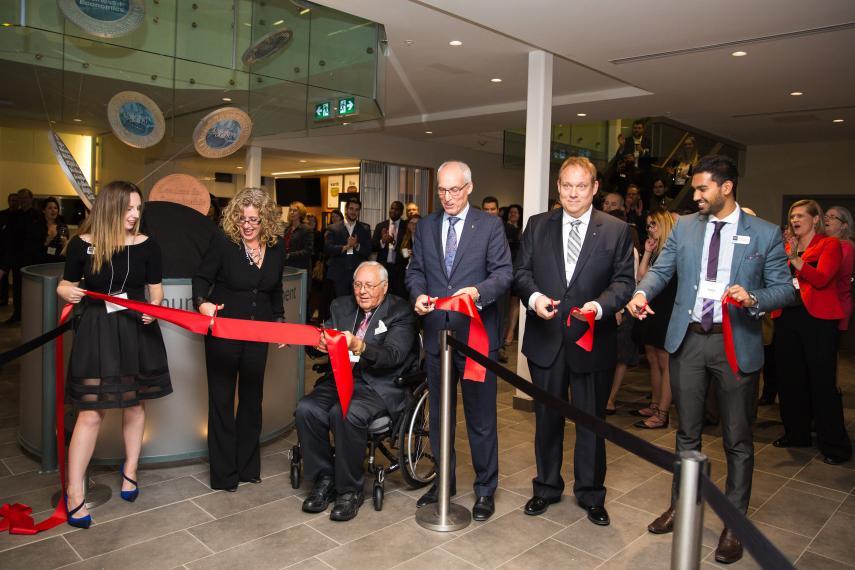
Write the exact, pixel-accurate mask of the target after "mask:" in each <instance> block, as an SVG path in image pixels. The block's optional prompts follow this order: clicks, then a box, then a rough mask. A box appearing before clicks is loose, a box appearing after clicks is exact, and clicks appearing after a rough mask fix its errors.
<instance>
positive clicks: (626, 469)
mask: <svg viewBox="0 0 855 570" xmlns="http://www.w3.org/2000/svg"><path fill="white" fill-rule="evenodd" d="M660 471H661V469H659V468H658V467H656V466H655V465H653V464H651V463H648V462H647V461H645V460H643V459H641V458H639V457H636V456H635V455H625V456H623V457H621V458H620V459H617V460H615V461H613V462H611V463H609V464H608V465H607V468H606V489H615V490H617V491H620V492H622V493H627V492H629V491H631V490H633V489H635V488H636V487H638V486H639V485H641V484H642V483H644V482H645V481H647V480H648V479H650V478H651V477H653V476H654V475H656V474H657V473H659V472H660Z"/></svg>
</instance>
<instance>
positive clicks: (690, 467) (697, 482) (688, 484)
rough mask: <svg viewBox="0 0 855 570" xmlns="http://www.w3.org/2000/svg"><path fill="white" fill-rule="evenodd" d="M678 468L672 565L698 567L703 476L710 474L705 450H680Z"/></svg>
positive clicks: (683, 567)
mask: <svg viewBox="0 0 855 570" xmlns="http://www.w3.org/2000/svg"><path fill="white" fill-rule="evenodd" d="M675 467H676V468H675V470H674V476H675V477H677V505H676V513H674V539H673V542H672V544H671V568H672V570H678V569H679V570H686V569H689V568H699V567H700V565H701V535H702V533H703V529H704V501H703V494H702V492H701V475H702V474H705V475H709V470H710V464H709V461H708V460H707V456H706V455H704V454H703V453H700V452H698V451H681V452H680V457H679V460H678V462H677V465H676V466H675Z"/></svg>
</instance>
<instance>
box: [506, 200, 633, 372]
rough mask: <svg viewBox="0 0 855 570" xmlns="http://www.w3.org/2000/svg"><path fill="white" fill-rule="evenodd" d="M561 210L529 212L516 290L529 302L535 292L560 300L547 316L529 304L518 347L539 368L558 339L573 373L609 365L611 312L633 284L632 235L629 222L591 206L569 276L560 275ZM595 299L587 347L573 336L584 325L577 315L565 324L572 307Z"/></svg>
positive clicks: (613, 328) (551, 359)
mask: <svg viewBox="0 0 855 570" xmlns="http://www.w3.org/2000/svg"><path fill="white" fill-rule="evenodd" d="M563 214H564V210H562V209H561V208H558V209H556V210H551V211H549V212H546V213H543V214H538V215H536V216H532V217H531V218H529V221H528V225H527V226H526V228H525V231H524V232H523V237H522V244H521V245H520V252H519V256H518V258H517V264H516V267H515V272H514V293H515V294H516V295H517V296H519V298H520V301H522V303H523V304H524V305H525V306H526V307H528V299H529V297H531V295H532V294H533V293H535V292H540V293H543V294H544V295H547V296H548V297H550V298H552V299H556V300H560V301H561V304H559V305H558V312H559V314H558V316H556V317H555V318H553V319H550V320H548V321H546V320H543V319H541V318H540V317H538V316H537V315H536V314H534V312H533V311H531V310H529V312H528V318H527V319H526V324H525V335H524V337H523V349H522V352H523V354H524V355H525V356H526V358H528V359H529V360H531V361H532V362H534V363H535V364H536V365H537V366H540V367H541V368H546V367H549V366H551V365H552V363H553V362H555V358H556V356H557V355H558V352H559V349H560V348H561V344H562V342H563V343H564V349H565V355H566V359H567V364H568V366H569V367H570V370H572V371H573V372H577V373H586V372H596V371H600V370H607V369H609V368H613V367H614V365H615V354H616V351H617V344H616V342H617V341H616V330H617V324H616V322H615V318H614V315H615V313H617V312H618V311H619V310H620V309H621V308H622V307H623V306H624V305H625V304H626V303H627V301H629V298H630V297H631V296H632V293H633V291H634V290H635V274H634V270H633V255H632V247H633V246H632V235H631V234H630V229H629V226H628V225H627V224H626V223H625V222H622V221H620V220H618V219H617V218H615V217H614V216H610V215H608V214H604V213H603V212H600V211H599V210H593V211H592V212H591V222H590V224H588V230H587V232H586V233H585V241H584V243H583V244H582V251H581V252H579V260H578V261H577V262H576V269H575V271H574V273H573V275H572V277H571V280H570V285H569V286H568V285H567V279H566V277H565V275H564V245H563V243H562V235H561V226H562V216H563ZM588 301H596V302H598V303H599V304H600V306H601V307H602V309H603V315H602V318H601V319H600V320H598V321H596V322H595V325H594V347H593V350H592V351H591V352H587V351H585V350H583V349H582V348H580V347H578V346H577V345H576V341H577V340H578V339H579V338H580V337H581V336H582V334H584V332H585V331H586V330H587V326H586V325H585V324H584V323H583V322H581V321H578V320H576V319H574V320H573V321H572V325H571V326H570V327H569V328H568V327H567V315H568V314H569V313H570V309H572V308H573V307H581V306H582V305H584V304H585V303H587V302H588Z"/></svg>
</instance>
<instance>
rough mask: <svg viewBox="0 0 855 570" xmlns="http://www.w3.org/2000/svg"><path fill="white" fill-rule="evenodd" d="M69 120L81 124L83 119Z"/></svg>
mask: <svg viewBox="0 0 855 570" xmlns="http://www.w3.org/2000/svg"><path fill="white" fill-rule="evenodd" d="M71 120H72V121H74V122H75V123H82V122H83V119H78V118H77V117H74V118H73V119H71Z"/></svg>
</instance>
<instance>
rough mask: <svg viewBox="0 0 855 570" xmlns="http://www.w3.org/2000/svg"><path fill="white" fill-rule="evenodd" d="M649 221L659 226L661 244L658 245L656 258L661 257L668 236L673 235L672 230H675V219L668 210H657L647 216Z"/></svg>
mask: <svg viewBox="0 0 855 570" xmlns="http://www.w3.org/2000/svg"><path fill="white" fill-rule="evenodd" d="M647 220H648V221H653V222H655V223H656V225H657V226H659V243H658V244H657V245H656V257H659V254H660V253H662V248H664V247H665V242H666V241H668V236H669V235H671V230H673V229H674V217H673V216H672V215H671V212H669V211H667V210H656V211H655V212H650V213H649V214H648V215H647Z"/></svg>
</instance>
